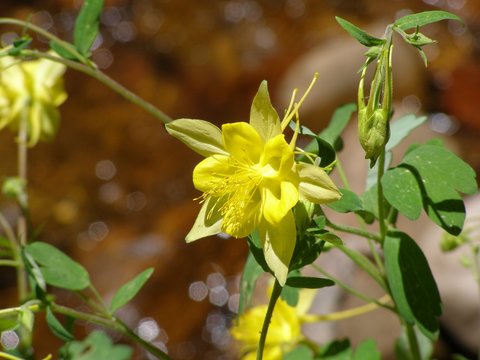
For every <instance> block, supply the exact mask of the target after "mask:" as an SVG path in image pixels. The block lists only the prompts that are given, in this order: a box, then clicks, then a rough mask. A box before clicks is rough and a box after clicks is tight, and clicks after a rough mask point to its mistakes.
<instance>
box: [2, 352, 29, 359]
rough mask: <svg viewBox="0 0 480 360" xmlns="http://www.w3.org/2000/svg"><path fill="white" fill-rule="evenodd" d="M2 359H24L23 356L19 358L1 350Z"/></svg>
mask: <svg viewBox="0 0 480 360" xmlns="http://www.w3.org/2000/svg"><path fill="white" fill-rule="evenodd" d="M0 359H7V360H24V359H23V358H19V357H16V356H13V355H11V354H7V353H6V352H3V351H0Z"/></svg>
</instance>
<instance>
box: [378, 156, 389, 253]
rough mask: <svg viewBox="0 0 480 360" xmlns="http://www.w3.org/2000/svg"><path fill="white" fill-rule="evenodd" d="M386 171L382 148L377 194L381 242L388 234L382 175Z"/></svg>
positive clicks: (379, 159)
mask: <svg viewBox="0 0 480 360" xmlns="http://www.w3.org/2000/svg"><path fill="white" fill-rule="evenodd" d="M384 171H385V149H383V150H382V152H381V154H380V156H379V158H378V172H377V196H378V222H379V224H380V243H381V244H383V242H384V241H385V236H386V235H387V225H386V223H385V221H386V219H385V206H384V205H385V203H384V199H383V186H382V181H381V180H382V177H383V173H384Z"/></svg>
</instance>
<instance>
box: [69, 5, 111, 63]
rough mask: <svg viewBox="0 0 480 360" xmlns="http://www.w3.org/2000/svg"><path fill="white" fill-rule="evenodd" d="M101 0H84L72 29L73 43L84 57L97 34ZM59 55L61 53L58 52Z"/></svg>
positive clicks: (87, 54)
mask: <svg viewBox="0 0 480 360" xmlns="http://www.w3.org/2000/svg"><path fill="white" fill-rule="evenodd" d="M102 8H103V0H85V1H84V2H83V5H82V8H81V9H80V13H79V14H78V17H77V20H76V21H75V28H74V29H73V43H74V45H75V47H76V48H77V49H78V52H79V53H80V54H82V55H84V56H86V57H88V56H89V55H90V48H91V47H92V45H93V42H94V41H95V39H96V37H97V34H98V26H99V22H100V14H101V12H102ZM60 55H61V54H60Z"/></svg>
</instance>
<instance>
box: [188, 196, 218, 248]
mask: <svg viewBox="0 0 480 360" xmlns="http://www.w3.org/2000/svg"><path fill="white" fill-rule="evenodd" d="M215 205H216V201H215V199H213V198H208V199H207V200H205V202H204V203H203V206H202V208H201V209H200V212H199V213H198V215H197V218H196V220H195V223H194V224H193V227H192V229H191V230H190V231H189V233H188V234H187V236H186V237H185V240H186V241H187V243H190V242H192V241H195V240H198V239H201V238H204V237H207V236H210V235H215V234H218V233H219V232H221V231H222V230H221V226H222V215H221V214H220V213H219V212H218V211H216V206H215Z"/></svg>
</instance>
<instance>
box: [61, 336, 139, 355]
mask: <svg viewBox="0 0 480 360" xmlns="http://www.w3.org/2000/svg"><path fill="white" fill-rule="evenodd" d="M132 353H133V351H132V349H131V348H130V347H128V346H126V345H114V344H112V341H111V340H110V338H109V337H108V336H107V335H105V333H103V332H101V331H94V332H92V333H91V334H90V335H88V337H87V338H86V339H84V340H83V341H72V342H69V343H68V344H66V345H65V346H64V347H63V348H62V349H61V356H60V358H62V359H75V360H99V359H115V360H128V359H130V358H131V356H132Z"/></svg>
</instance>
